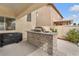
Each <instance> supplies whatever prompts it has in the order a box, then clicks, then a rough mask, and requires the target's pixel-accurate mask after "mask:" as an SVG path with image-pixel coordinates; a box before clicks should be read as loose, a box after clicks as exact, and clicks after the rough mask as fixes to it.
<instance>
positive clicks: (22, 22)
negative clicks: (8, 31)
mask: <svg viewBox="0 0 79 59" xmlns="http://www.w3.org/2000/svg"><path fill="white" fill-rule="evenodd" d="M31 15H32V18H31V19H32V21H31V22H27V15H25V16H23V17H21V18H20V19H17V20H16V31H17V32H22V33H23V39H24V40H27V31H29V30H31V29H33V28H34V27H35V26H36V15H35V11H34V12H32V13H31Z"/></svg>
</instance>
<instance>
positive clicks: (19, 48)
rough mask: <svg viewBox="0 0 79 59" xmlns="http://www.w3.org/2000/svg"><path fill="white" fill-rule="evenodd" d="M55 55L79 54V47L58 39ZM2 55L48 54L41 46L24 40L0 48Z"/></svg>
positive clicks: (0, 54)
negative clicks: (35, 45)
mask: <svg viewBox="0 0 79 59" xmlns="http://www.w3.org/2000/svg"><path fill="white" fill-rule="evenodd" d="M53 55H54V56H79V47H78V46H77V45H75V44H73V43H70V42H68V41H64V40H60V39H57V51H54V53H53ZM0 56H48V54H47V53H46V52H45V51H43V50H42V49H41V48H36V47H34V46H33V45H31V44H29V43H27V42H26V41H22V42H20V43H17V44H16V43H15V44H10V45H6V46H4V47H2V48H0Z"/></svg>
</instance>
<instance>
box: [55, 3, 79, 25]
mask: <svg viewBox="0 0 79 59" xmlns="http://www.w3.org/2000/svg"><path fill="white" fill-rule="evenodd" d="M54 5H55V6H56V8H57V9H58V10H59V12H60V13H61V14H62V16H63V17H64V19H65V20H73V23H77V24H78V23H79V3H55V4H54Z"/></svg>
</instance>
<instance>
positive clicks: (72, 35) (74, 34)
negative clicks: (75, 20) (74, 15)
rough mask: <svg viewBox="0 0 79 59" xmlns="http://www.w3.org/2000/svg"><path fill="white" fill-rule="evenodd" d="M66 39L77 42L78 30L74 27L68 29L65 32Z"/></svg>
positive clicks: (78, 40) (78, 38) (78, 39)
mask: <svg viewBox="0 0 79 59" xmlns="http://www.w3.org/2000/svg"><path fill="white" fill-rule="evenodd" d="M66 39H67V40H68V41H71V42H74V43H78V42H79V31H78V30H76V29H71V30H69V32H68V33H67V36H66Z"/></svg>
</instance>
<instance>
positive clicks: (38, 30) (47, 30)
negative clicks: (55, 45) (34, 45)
mask: <svg viewBox="0 0 79 59" xmlns="http://www.w3.org/2000/svg"><path fill="white" fill-rule="evenodd" d="M33 31H36V32H50V28H49V29H48V28H47V27H44V26H42V27H35V28H34V29H33Z"/></svg>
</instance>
